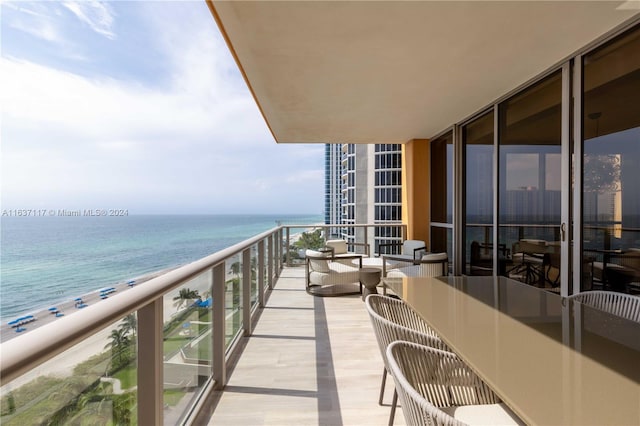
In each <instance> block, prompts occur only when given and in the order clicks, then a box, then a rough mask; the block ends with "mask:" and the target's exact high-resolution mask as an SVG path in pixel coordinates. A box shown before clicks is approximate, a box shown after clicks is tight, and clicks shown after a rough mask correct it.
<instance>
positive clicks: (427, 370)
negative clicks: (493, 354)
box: [387, 341, 524, 426]
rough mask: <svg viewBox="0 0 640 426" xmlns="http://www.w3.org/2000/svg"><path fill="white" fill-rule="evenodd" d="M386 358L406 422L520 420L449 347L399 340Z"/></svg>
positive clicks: (452, 424) (450, 425) (447, 425)
mask: <svg viewBox="0 0 640 426" xmlns="http://www.w3.org/2000/svg"><path fill="white" fill-rule="evenodd" d="M387 359H388V362H389V372H390V373H391V375H392V376H393V379H394V382H395V385H396V390H397V392H398V395H399V397H400V403H401V405H402V412H403V414H404V417H405V421H406V423H407V425H410V426H413V425H429V426H431V425H436V426H440V425H443V426H460V425H465V424H482V425H496V426H497V425H517V424H524V423H523V422H522V421H521V420H520V419H519V418H518V417H517V416H516V415H515V414H514V413H513V412H512V411H511V410H509V408H508V407H507V406H506V405H505V404H503V403H502V401H501V400H500V398H499V397H498V396H497V395H496V394H495V393H494V392H493V391H492V390H491V389H490V388H489V387H488V386H487V385H486V384H485V383H484V382H483V381H482V380H481V379H480V378H479V377H478V376H477V375H476V374H475V373H474V372H473V371H471V369H470V368H469V367H467V365H466V364H465V363H464V362H462V361H461V360H460V359H459V358H458V356H457V355H456V354H454V353H452V352H447V351H443V350H439V349H435V348H432V347H428V346H424V345H420V344H416V343H411V342H404V341H398V342H393V343H392V344H391V345H389V347H388V348H387Z"/></svg>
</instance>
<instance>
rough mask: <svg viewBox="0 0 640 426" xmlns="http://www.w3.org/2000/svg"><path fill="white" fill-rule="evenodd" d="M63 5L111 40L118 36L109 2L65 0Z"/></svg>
mask: <svg viewBox="0 0 640 426" xmlns="http://www.w3.org/2000/svg"><path fill="white" fill-rule="evenodd" d="M62 5H63V6H64V7H66V8H67V9H68V10H69V11H71V13H73V14H74V15H75V16H76V17H77V18H78V19H79V20H80V21H82V22H84V23H85V24H87V25H88V26H89V28H91V29H92V30H93V31H95V32H96V33H98V34H102V35H103V36H105V37H107V38H108V39H111V40H113V39H115V38H116V35H115V34H114V33H113V31H112V25H113V11H112V10H111V8H110V7H109V5H108V4H107V3H105V2H99V1H93V0H85V1H81V2H77V1H73V2H71V1H65V2H63V3H62Z"/></svg>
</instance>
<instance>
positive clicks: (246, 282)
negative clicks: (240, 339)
mask: <svg viewBox="0 0 640 426" xmlns="http://www.w3.org/2000/svg"><path fill="white" fill-rule="evenodd" d="M242 328H243V330H244V335H245V336H251V247H249V248H246V249H244V250H243V251H242Z"/></svg>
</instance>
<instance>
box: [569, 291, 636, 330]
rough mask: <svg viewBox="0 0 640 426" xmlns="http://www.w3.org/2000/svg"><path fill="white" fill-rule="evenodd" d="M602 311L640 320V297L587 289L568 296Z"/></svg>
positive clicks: (632, 319)
mask: <svg viewBox="0 0 640 426" xmlns="http://www.w3.org/2000/svg"><path fill="white" fill-rule="evenodd" d="M567 299H572V300H575V301H578V302H580V303H583V304H585V305H589V306H591V307H594V308H596V309H600V310H601V311H606V312H609V313H610V314H614V315H617V316H619V317H623V318H626V319H628V320H631V321H635V322H640V297H638V296H632V295H630V294H624V293H617V292H614V291H585V292H582V293H578V294H574V295H572V296H569V297H567Z"/></svg>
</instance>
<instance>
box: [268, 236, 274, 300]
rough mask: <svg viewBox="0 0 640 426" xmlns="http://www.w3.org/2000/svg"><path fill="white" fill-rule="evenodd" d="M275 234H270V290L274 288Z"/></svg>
mask: <svg viewBox="0 0 640 426" xmlns="http://www.w3.org/2000/svg"><path fill="white" fill-rule="evenodd" d="M273 236H274V234H271V235H269V242H268V244H269V259H268V261H269V267H268V271H269V290H272V289H273V263H274V259H275V255H274V253H273Z"/></svg>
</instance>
